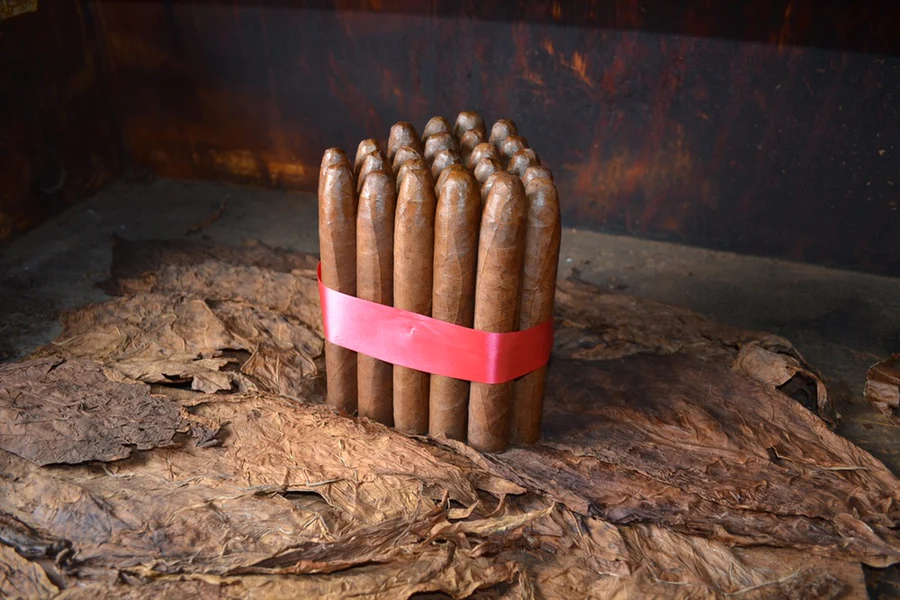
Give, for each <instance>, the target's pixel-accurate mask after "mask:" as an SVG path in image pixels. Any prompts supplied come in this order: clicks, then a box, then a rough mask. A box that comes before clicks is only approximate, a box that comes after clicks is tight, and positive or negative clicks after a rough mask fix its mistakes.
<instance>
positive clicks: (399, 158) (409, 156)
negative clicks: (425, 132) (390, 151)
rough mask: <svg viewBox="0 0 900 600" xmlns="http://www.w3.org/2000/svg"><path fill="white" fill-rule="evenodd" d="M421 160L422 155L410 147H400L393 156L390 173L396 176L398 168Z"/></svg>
mask: <svg viewBox="0 0 900 600" xmlns="http://www.w3.org/2000/svg"><path fill="white" fill-rule="evenodd" d="M415 159H419V160H421V159H422V153H421V152H419V151H418V150H416V149H415V148H413V147H412V146H401V147H400V148H398V149H397V153H396V154H394V160H393V161H392V163H391V164H392V165H393V167H392V169H391V170H392V171H393V172H394V175H395V176H396V174H397V173H399V172H400V167H402V166H403V165H404V164H405V163H407V162H409V161H411V160H415Z"/></svg>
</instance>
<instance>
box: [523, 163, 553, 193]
mask: <svg viewBox="0 0 900 600" xmlns="http://www.w3.org/2000/svg"><path fill="white" fill-rule="evenodd" d="M532 179H549V180H550V181H553V172H552V171H551V170H550V169H548V168H547V167H542V166H533V167H528V168H527V169H525V174H524V175H522V184H523V185H524V186H525V187H526V188H528V184H529V183H531V180H532Z"/></svg>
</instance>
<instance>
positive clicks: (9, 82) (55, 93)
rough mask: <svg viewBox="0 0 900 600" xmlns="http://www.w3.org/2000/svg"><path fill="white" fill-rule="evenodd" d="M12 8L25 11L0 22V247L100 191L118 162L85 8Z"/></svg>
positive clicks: (61, 1)
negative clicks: (19, 234) (52, 215)
mask: <svg viewBox="0 0 900 600" xmlns="http://www.w3.org/2000/svg"><path fill="white" fill-rule="evenodd" d="M15 4H18V5H20V6H24V5H25V4H29V5H30V6H29V7H28V8H29V10H28V11H26V12H22V13H21V14H17V15H15V16H13V13H14V12H16V11H10V12H9V14H8V15H7V16H9V18H5V19H2V20H0V241H3V240H6V239H10V238H12V237H13V236H14V235H16V234H18V233H21V232H23V231H25V230H27V229H29V228H31V227H33V226H35V225H37V224H38V223H40V222H41V221H42V220H44V219H46V218H47V217H48V216H50V215H51V214H53V213H54V212H56V211H58V210H60V209H61V208H63V207H65V206H67V205H69V204H71V203H73V202H75V201H77V200H79V199H81V198H83V197H85V196H86V195H88V194H90V193H91V192H93V191H95V190H97V189H99V187H100V186H102V185H103V184H104V183H106V182H108V181H109V180H111V179H112V178H113V177H114V176H116V174H118V173H119V171H120V165H121V154H122V152H121V143H120V140H119V137H118V132H117V128H116V126H115V124H114V120H113V118H112V115H111V110H110V100H111V99H110V97H109V95H108V91H107V90H106V89H105V87H104V86H103V85H102V77H103V74H102V68H101V57H100V56H99V53H98V51H97V45H96V35H95V34H94V32H93V30H92V28H91V20H90V15H88V14H86V13H85V12H84V10H83V9H84V8H85V7H84V6H82V5H81V4H80V3H78V2H75V1H74V0H40V2H35V1H34V0H13V1H12V2H11V3H10V4H7V5H6V7H7V8H9V7H10V6H12V5H15ZM35 4H36V5H37V10H36V11H35V10H33V8H34V5H35ZM0 16H2V15H0Z"/></svg>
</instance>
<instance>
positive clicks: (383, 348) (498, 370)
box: [317, 263, 553, 383]
mask: <svg viewBox="0 0 900 600" xmlns="http://www.w3.org/2000/svg"><path fill="white" fill-rule="evenodd" d="M317 276H318V279H319V299H320V300H321V303H322V321H323V325H324V328H325V339H326V340H328V341H329V342H331V343H332V344H336V345H338V346H342V347H344V348H347V349H349V350H354V351H356V352H359V353H361V354H366V355H368V356H372V357H374V358H377V359H379V360H383V361H384V362H388V363H391V364H394V365H400V366H403V367H409V368H410V369H416V370H417V371H425V372H426V373H433V374H435V375H444V376H446V377H455V378H456V379H465V380H467V381H477V382H479V383H505V382H507V381H512V380H513V379H516V378H517V377H521V376H522V375H526V374H528V373H531V372H532V371H534V370H536V369H539V368H541V367H543V366H544V365H545V364H547V361H548V360H550V350H551V348H552V347H553V319H552V318H551V319H547V321H545V322H543V323H541V324H540V325H537V326H535V327H532V328H530V329H526V330H524V331H514V332H512V333H491V332H488V331H478V330H477V329H470V328H468V327H462V326H460V325H454V324H452V323H447V322H445V321H441V320H439V319H433V318H431V317H426V316H424V315H420V314H416V313H414V312H409V311H407V310H401V309H399V308H394V307H393V306H385V305H383V304H378V303H377V302H370V301H368V300H362V299H361V298H357V297H355V296H349V295H347V294H343V293H341V292H338V291H336V290H333V289H331V288H329V287H326V286H325V284H324V283H322V265H321V263H320V264H319V267H318V269H317Z"/></svg>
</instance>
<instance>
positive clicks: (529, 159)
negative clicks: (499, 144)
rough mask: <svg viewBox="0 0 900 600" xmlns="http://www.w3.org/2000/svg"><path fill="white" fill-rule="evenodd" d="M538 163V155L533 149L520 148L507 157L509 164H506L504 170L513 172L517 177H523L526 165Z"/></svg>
mask: <svg viewBox="0 0 900 600" xmlns="http://www.w3.org/2000/svg"><path fill="white" fill-rule="evenodd" d="M540 164H541V161H540V159H538V155H537V153H536V152H535V151H534V150H532V149H531V148H522V149H521V150H519V151H518V152H516V153H515V154H513V155H512V156H510V157H509V164H508V165H507V167H506V170H507V171H509V172H510V173H515V174H516V175H518V176H519V177H524V176H525V171H526V170H528V167H533V166H535V165H540Z"/></svg>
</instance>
